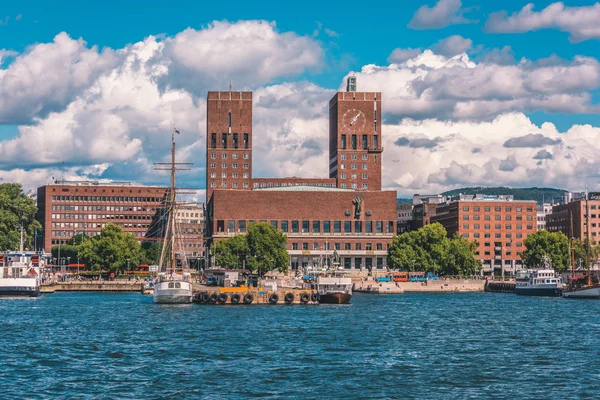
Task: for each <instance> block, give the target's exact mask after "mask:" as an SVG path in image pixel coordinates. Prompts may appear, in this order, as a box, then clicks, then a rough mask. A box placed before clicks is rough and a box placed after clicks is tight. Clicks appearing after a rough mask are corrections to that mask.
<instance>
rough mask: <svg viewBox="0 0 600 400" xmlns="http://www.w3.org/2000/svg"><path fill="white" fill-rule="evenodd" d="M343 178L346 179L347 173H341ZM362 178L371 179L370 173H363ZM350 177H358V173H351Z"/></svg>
mask: <svg viewBox="0 0 600 400" xmlns="http://www.w3.org/2000/svg"><path fill="white" fill-rule="evenodd" d="M340 177H341V179H346V174H341V176H340ZM362 178H363V179H369V175H368V174H362ZM350 179H357V174H351V175H350Z"/></svg>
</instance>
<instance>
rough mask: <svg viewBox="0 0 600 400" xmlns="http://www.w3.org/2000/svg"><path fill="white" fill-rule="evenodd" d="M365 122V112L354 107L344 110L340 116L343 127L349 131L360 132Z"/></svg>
mask: <svg viewBox="0 0 600 400" xmlns="http://www.w3.org/2000/svg"><path fill="white" fill-rule="evenodd" d="M366 122H367V119H366V117H365V114H364V113H363V112H362V111H360V110H357V109H356V108H351V109H350V110H348V111H346V112H345V113H344V115H343V117H342V124H343V126H344V129H345V130H346V131H347V132H349V133H359V132H362V130H363V128H364V127H365V123H366Z"/></svg>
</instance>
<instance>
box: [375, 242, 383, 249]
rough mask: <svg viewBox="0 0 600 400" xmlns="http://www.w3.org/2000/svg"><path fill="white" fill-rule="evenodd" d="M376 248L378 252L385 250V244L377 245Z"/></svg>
mask: <svg viewBox="0 0 600 400" xmlns="http://www.w3.org/2000/svg"><path fill="white" fill-rule="evenodd" d="M375 246H376V247H375V248H376V249H377V250H383V244H381V243H377V244H376V245H375Z"/></svg>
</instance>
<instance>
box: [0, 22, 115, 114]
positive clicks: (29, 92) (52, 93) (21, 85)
mask: <svg viewBox="0 0 600 400" xmlns="http://www.w3.org/2000/svg"><path fill="white" fill-rule="evenodd" d="M3 55H11V56H15V55H16V54H15V53H14V52H9V53H7V52H6V51H4V53H3ZM119 58H120V54H119V52H115V51H113V50H111V49H104V50H103V51H99V50H98V48H97V47H96V46H92V47H90V48H88V47H87V43H86V42H85V41H84V40H82V39H79V40H74V39H72V38H71V37H69V35H67V34H66V33H64V32H63V33H60V34H58V35H56V36H55V37H54V40H53V41H52V42H51V43H40V44H36V45H33V46H30V47H29V48H27V49H26V50H25V52H24V53H22V54H19V55H18V56H16V58H15V59H14V61H13V62H12V63H11V64H10V65H9V66H8V67H7V68H6V69H0V123H4V124H19V123H30V122H31V120H32V119H33V118H34V117H45V116H46V115H47V114H48V113H50V112H52V111H58V110H60V109H62V108H63V107H65V106H66V105H67V104H69V103H70V102H71V101H73V100H74V99H75V97H76V96H77V95H79V94H80V93H81V91H82V90H84V89H85V88H87V87H88V86H90V85H91V84H92V83H93V82H94V80H95V79H97V78H98V77H99V76H100V75H101V74H102V73H104V72H107V71H109V70H110V69H112V68H114V67H115V65H117V63H118V62H119Z"/></svg>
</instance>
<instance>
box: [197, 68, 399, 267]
mask: <svg viewBox="0 0 600 400" xmlns="http://www.w3.org/2000/svg"><path fill="white" fill-rule="evenodd" d="M208 103H209V105H208V113H207V146H206V147H207V166H208V168H207V214H208V215H207V226H206V229H207V237H208V246H207V247H210V246H211V244H212V243H214V242H215V241H216V240H220V239H224V238H227V237H230V236H232V235H235V234H240V233H244V232H245V231H246V229H247V226H248V224H249V223H250V222H253V221H257V222H261V221H265V222H269V223H270V224H272V225H273V226H275V227H276V228H277V229H280V230H282V231H283V232H285V233H286V234H287V236H288V241H287V248H288V252H289V254H290V257H291V267H292V268H297V267H298V266H307V265H309V264H317V263H319V262H322V261H324V260H327V261H330V260H331V258H332V257H333V256H334V254H335V255H337V256H338V257H339V262H340V266H342V267H344V268H347V269H367V268H369V269H370V268H380V269H383V268H385V267H386V259H385V257H386V254H387V248H388V245H389V243H390V242H391V240H392V238H393V236H394V233H395V229H396V226H395V224H396V192H395V191H381V157H382V153H383V147H382V146H381V142H382V141H381V122H380V121H381V93H363V92H356V78H355V77H350V78H349V80H348V88H347V91H346V92H340V93H337V94H335V95H334V96H333V98H332V99H331V101H330V102H329V170H328V171H324V172H326V173H327V172H328V173H329V177H328V178H299V177H289V178H254V177H252V143H253V140H254V139H253V137H252V112H251V110H252V95H251V93H249V92H209V93H208ZM236 134H237V138H238V142H237V144H236V139H235V138H236ZM240 135H244V136H240ZM246 135H247V136H246ZM240 137H243V138H244V139H243V143H241V142H239V140H240ZM240 159H241V160H244V161H243V162H242V164H240V162H239V161H238V162H235V163H234V162H233V160H240ZM213 160H216V161H213ZM225 160H227V161H225ZM234 164H235V165H234ZM244 173H246V175H240V174H244ZM234 174H235V175H234ZM212 256H214V254H211V259H210V261H211V262H214V261H213V258H212Z"/></svg>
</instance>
